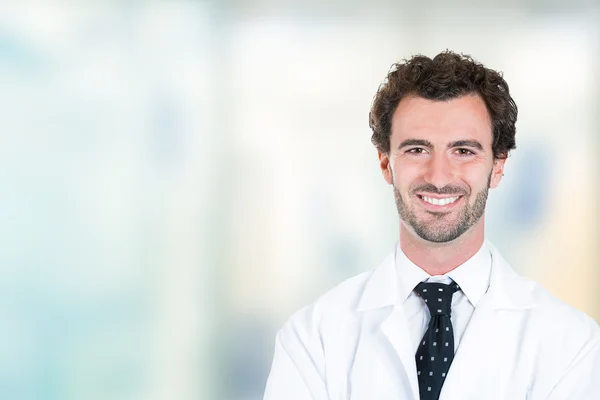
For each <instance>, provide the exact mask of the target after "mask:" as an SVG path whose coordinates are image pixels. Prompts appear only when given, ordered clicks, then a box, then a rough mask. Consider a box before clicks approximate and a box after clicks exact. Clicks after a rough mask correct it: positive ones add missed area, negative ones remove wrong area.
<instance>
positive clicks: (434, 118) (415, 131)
mask: <svg viewBox="0 0 600 400" xmlns="http://www.w3.org/2000/svg"><path fill="white" fill-rule="evenodd" d="M406 139H427V140H429V141H431V142H432V143H447V142H450V141H455V140H463V139H471V140H478V141H479V142H480V143H481V144H482V145H484V146H486V147H487V146H491V143H492V128H491V120H490V117H489V114H488V111H487V108H486V106H485V103H484V102H483V100H482V99H481V97H480V96H479V95H465V96H461V97H458V98H455V99H452V100H447V101H439V100H428V99H424V98H422V97H416V96H410V97H406V98H404V99H402V100H401V101H400V103H399V104H398V107H397V108H396V110H395V112H394V115H393V117H392V137H391V142H392V143H391V144H392V147H395V146H394V144H396V146H397V143H400V142H401V141H404V140H406Z"/></svg>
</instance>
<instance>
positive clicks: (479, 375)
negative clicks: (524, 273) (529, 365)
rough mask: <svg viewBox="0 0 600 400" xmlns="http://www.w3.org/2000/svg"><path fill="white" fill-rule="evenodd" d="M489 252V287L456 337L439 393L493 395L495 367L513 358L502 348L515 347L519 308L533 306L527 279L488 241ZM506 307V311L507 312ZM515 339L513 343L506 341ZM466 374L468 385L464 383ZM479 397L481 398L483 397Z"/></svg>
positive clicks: (451, 396) (446, 396)
mask: <svg viewBox="0 0 600 400" xmlns="http://www.w3.org/2000/svg"><path fill="white" fill-rule="evenodd" d="M488 245H489V246H490V250H491V252H492V273H491V277H490V287H489V288H488V291H487V293H486V294H485V295H484V296H483V297H482V299H481V300H480V301H479V303H478V304H477V307H476V308H475V311H474V312H473V316H472V317H471V320H470V321H469V325H468V326H467V329H466V330H465V333H464V335H463V337H462V339H461V341H460V344H459V347H458V349H457V352H456V355H455V356H454V361H453V362H452V366H451V367H450V371H449V372H448V376H447V379H446V381H445V382H444V386H443V388H442V393H441V396H440V399H441V400H444V399H467V398H476V397H477V396H483V397H485V395H484V394H485V393H490V395H494V394H493V391H494V386H495V382H496V381H498V380H499V379H498V378H499V376H498V374H499V371H501V370H507V368H506V365H505V363H510V362H512V361H513V358H511V357H508V356H507V354H504V351H505V350H504V349H506V348H517V346H516V343H517V341H518V335H519V334H520V330H521V328H522V326H521V324H522V318H523V312H524V311H525V310H527V309H529V308H532V307H534V306H535V300H534V298H533V295H532V293H531V287H530V286H529V283H528V282H527V281H526V280H524V279H523V278H522V277H520V276H519V275H518V274H517V273H516V272H515V271H514V270H513V269H512V268H511V267H510V266H509V265H508V263H507V262H506V261H505V260H504V259H503V258H502V256H501V255H500V253H499V252H498V250H497V249H496V248H495V247H494V246H493V245H491V243H489V242H488ZM507 310H509V312H507ZM512 343H515V346H510V345H509V344H512ZM467 376H468V381H469V382H470V384H469V385H465V377H467ZM483 397H482V398H483Z"/></svg>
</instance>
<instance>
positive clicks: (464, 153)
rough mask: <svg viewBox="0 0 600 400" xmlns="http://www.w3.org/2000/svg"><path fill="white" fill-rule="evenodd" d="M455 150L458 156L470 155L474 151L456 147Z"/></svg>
mask: <svg viewBox="0 0 600 400" xmlns="http://www.w3.org/2000/svg"><path fill="white" fill-rule="evenodd" d="M456 152H457V153H458V155H459V156H463V157H464V156H471V155H474V154H475V153H473V152H472V151H471V150H469V149H456Z"/></svg>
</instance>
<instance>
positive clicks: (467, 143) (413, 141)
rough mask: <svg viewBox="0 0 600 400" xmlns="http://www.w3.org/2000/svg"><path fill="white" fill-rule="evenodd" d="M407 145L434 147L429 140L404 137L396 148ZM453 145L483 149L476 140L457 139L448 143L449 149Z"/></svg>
mask: <svg viewBox="0 0 600 400" xmlns="http://www.w3.org/2000/svg"><path fill="white" fill-rule="evenodd" d="M407 146H423V147H429V148H430V149H433V148H434V146H433V143H431V142H430V141H429V140H425V139H406V140H405V141H403V142H402V143H400V145H399V146H398V149H401V148H403V147H407ZM453 147H472V148H474V149H477V150H479V151H483V146H482V145H481V143H479V142H478V141H477V140H457V141H455V142H451V143H448V148H449V149H451V148H453Z"/></svg>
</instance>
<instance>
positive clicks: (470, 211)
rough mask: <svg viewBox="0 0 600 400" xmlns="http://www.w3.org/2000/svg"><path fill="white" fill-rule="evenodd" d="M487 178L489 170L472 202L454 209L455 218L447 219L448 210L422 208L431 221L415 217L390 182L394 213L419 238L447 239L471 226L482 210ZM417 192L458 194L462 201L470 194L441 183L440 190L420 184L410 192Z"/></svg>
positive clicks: (452, 238) (483, 209) (429, 239)
mask: <svg viewBox="0 0 600 400" xmlns="http://www.w3.org/2000/svg"><path fill="white" fill-rule="evenodd" d="M491 179H492V172H490V175H489V177H488V182H487V185H486V187H485V188H484V189H482V190H481V191H480V192H479V193H477V196H476V197H475V202H474V203H473V204H469V203H468V202H466V204H465V205H464V206H463V208H462V209H461V210H459V211H458V213H459V215H458V218H457V220H450V219H448V217H449V215H448V214H450V212H433V211H426V212H427V214H429V215H430V216H432V218H433V219H434V220H433V221H424V220H419V218H418V217H417V215H416V213H415V210H414V209H413V208H411V207H410V206H409V205H408V204H407V203H405V202H404V200H402V195H401V194H400V191H399V190H398V189H397V188H396V185H395V184H394V199H395V201H396V208H397V209H398V215H399V216H400V219H401V220H402V221H404V223H406V224H407V225H408V226H409V227H411V228H412V229H413V230H414V231H415V233H416V234H417V235H418V236H419V237H420V238H422V239H424V240H427V241H428V242H434V243H446V242H451V241H453V240H454V239H456V238H458V237H459V236H460V235H462V234H463V233H465V232H466V231H468V230H469V229H470V228H471V227H472V226H473V225H475V224H476V223H477V221H479V219H480V218H481V216H482V215H483V213H484V212H485V205H486V203H487V197H488V191H489V187H490V182H491ZM417 191H421V192H428V193H435V194H438V195H441V194H461V195H463V196H464V197H465V200H466V199H467V197H468V195H469V194H470V192H469V191H465V190H464V189H463V188H461V187H456V186H445V187H443V188H442V189H437V188H436V187H435V186H434V185H431V184H426V185H420V186H418V187H415V188H414V189H412V190H411V191H410V192H411V193H415V192H417Z"/></svg>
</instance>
